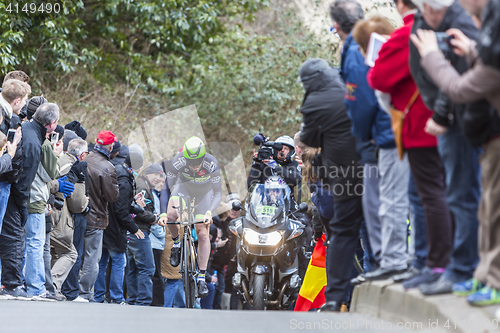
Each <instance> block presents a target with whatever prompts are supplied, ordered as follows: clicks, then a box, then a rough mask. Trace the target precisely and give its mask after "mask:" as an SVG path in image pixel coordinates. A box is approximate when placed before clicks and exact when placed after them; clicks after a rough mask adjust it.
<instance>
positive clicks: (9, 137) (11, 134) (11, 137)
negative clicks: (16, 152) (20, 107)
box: [7, 128, 16, 143]
mask: <svg viewBox="0 0 500 333" xmlns="http://www.w3.org/2000/svg"><path fill="white" fill-rule="evenodd" d="M15 136H16V130H15V129H12V128H11V129H10V130H9V131H8V132H7V141H9V142H10V143H12V142H14V137H15Z"/></svg>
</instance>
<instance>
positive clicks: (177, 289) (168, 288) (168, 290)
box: [163, 278, 186, 308]
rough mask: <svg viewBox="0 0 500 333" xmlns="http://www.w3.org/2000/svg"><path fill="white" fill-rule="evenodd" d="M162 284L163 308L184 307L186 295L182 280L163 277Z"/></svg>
mask: <svg viewBox="0 0 500 333" xmlns="http://www.w3.org/2000/svg"><path fill="white" fill-rule="evenodd" d="M163 284H164V285H165V293H164V294H163V298H164V299H165V303H164V304H163V306H164V307H165V308H185V307H186V296H185V294H184V285H183V283H182V280H181V279H179V280H175V279H166V278H163Z"/></svg>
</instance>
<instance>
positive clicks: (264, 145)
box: [253, 133, 283, 162]
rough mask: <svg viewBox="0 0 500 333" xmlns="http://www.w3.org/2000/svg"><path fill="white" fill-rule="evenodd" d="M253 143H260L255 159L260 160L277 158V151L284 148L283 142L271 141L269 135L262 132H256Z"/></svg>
mask: <svg viewBox="0 0 500 333" xmlns="http://www.w3.org/2000/svg"><path fill="white" fill-rule="evenodd" d="M253 143H254V144H255V145H257V146H259V145H260V148H259V150H258V152H257V157H254V160H255V161H259V162H262V161H263V160H268V159H270V158H271V157H273V158H275V156H276V152H278V151H280V150H281V149H283V145H282V144H281V143H277V142H274V141H269V137H266V136H264V134H262V133H257V134H255V136H254V137H253Z"/></svg>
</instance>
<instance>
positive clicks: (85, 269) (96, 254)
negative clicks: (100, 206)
mask: <svg viewBox="0 0 500 333" xmlns="http://www.w3.org/2000/svg"><path fill="white" fill-rule="evenodd" d="M103 234H104V230H102V229H95V228H87V230H85V240H84V241H85V246H84V250H83V259H82V260H83V265H82V273H81V275H80V296H82V297H83V298H85V299H87V300H90V299H91V298H92V287H93V286H94V284H95V280H97V274H99V261H100V260H101V253H102V236H103Z"/></svg>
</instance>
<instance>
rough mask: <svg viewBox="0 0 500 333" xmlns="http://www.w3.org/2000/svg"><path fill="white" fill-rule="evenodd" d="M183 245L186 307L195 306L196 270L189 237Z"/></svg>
mask: <svg viewBox="0 0 500 333" xmlns="http://www.w3.org/2000/svg"><path fill="white" fill-rule="evenodd" d="M182 243H183V245H182V257H183V260H182V264H183V266H182V272H181V273H182V282H183V284H184V293H185V295H186V308H188V309H192V308H194V302H195V299H196V289H195V288H196V285H195V283H196V278H195V276H196V271H193V264H192V260H193V259H192V256H191V255H192V254H191V252H192V251H191V244H190V242H189V238H188V237H186V238H185V239H184V240H183V242H182Z"/></svg>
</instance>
